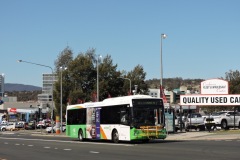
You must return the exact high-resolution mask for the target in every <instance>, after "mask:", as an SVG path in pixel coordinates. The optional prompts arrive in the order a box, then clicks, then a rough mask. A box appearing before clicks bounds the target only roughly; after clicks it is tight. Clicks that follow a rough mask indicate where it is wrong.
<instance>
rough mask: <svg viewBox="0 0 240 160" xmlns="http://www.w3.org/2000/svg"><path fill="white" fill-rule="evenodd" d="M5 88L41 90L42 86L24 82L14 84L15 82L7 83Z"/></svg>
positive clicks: (6, 89)
mask: <svg viewBox="0 0 240 160" xmlns="http://www.w3.org/2000/svg"><path fill="white" fill-rule="evenodd" d="M4 89H5V91H6V92H13V91H41V90H42V87H37V86H32V85H24V84H14V83H5V85H4Z"/></svg>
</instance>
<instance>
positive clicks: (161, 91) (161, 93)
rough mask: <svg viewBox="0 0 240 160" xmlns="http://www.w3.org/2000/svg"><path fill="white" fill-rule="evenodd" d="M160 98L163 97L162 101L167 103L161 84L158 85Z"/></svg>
mask: <svg viewBox="0 0 240 160" xmlns="http://www.w3.org/2000/svg"><path fill="white" fill-rule="evenodd" d="M160 98H162V99H163V103H167V98H166V96H165V94H164V89H163V87H162V85H160Z"/></svg>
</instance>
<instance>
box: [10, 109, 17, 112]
mask: <svg viewBox="0 0 240 160" xmlns="http://www.w3.org/2000/svg"><path fill="white" fill-rule="evenodd" d="M9 112H14V113H16V112H17V108H10V110H9Z"/></svg>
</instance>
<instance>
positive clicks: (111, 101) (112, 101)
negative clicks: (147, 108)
mask: <svg viewBox="0 0 240 160" xmlns="http://www.w3.org/2000/svg"><path fill="white" fill-rule="evenodd" d="M132 99H160V98H156V97H151V96H149V95H131V96H122V97H114V98H107V99H105V100H103V101H101V102H86V103H83V104H74V105H68V106H67V110H69V109H77V108H89V107H103V106H110V105H123V104H129V105H130V106H132Z"/></svg>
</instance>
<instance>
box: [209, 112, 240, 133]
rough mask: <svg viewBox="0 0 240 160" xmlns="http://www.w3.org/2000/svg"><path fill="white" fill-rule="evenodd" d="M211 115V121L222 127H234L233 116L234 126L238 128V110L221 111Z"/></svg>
mask: <svg viewBox="0 0 240 160" xmlns="http://www.w3.org/2000/svg"><path fill="white" fill-rule="evenodd" d="M211 117H212V118H213V119H214V120H213V122H214V123H215V124H216V126H220V127H221V128H222V129H229V128H230V127H234V117H235V126H236V127H238V128H240V112H234V111H221V112H216V113H214V114H212V115H211Z"/></svg>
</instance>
